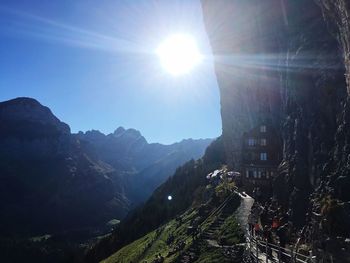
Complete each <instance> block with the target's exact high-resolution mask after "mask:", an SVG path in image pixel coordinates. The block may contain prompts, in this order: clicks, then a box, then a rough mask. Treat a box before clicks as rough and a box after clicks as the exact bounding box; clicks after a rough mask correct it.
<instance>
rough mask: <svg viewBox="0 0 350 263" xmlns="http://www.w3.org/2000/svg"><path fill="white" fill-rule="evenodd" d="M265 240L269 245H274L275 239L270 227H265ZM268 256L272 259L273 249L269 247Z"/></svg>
mask: <svg viewBox="0 0 350 263" xmlns="http://www.w3.org/2000/svg"><path fill="white" fill-rule="evenodd" d="M263 234H264V238H265V240H266V242H267V243H269V244H272V243H273V238H272V234H271V228H270V227H269V226H268V225H265V227H264V233H263ZM267 256H268V257H272V249H271V248H270V246H269V245H267Z"/></svg>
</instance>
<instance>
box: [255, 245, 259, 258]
mask: <svg viewBox="0 0 350 263" xmlns="http://www.w3.org/2000/svg"><path fill="white" fill-rule="evenodd" d="M255 240H256V241H255V242H256V243H255V249H256V262H257V263H259V245H258V244H259V243H258V242H259V241H258V239H255Z"/></svg>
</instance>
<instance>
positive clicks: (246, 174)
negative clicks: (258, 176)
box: [245, 170, 249, 178]
mask: <svg viewBox="0 0 350 263" xmlns="http://www.w3.org/2000/svg"><path fill="white" fill-rule="evenodd" d="M245 176H246V177H247V178H249V171H248V170H247V171H245Z"/></svg>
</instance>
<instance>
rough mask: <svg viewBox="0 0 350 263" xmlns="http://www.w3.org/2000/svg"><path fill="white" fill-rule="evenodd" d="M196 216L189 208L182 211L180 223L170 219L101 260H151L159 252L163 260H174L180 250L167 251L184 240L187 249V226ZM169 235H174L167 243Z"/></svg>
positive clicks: (108, 262)
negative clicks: (184, 211)
mask: <svg viewBox="0 0 350 263" xmlns="http://www.w3.org/2000/svg"><path fill="white" fill-rule="evenodd" d="M196 216H197V211H196V210H193V209H190V210H188V211H187V212H186V213H184V214H183V215H182V216H181V218H182V223H181V224H179V223H178V222H177V221H176V220H175V219H174V220H171V221H170V222H168V223H167V224H165V225H164V226H162V227H160V228H158V229H156V230H154V231H152V232H150V233H149V234H147V235H146V236H144V237H142V238H140V239H138V240H136V241H134V242H132V243H131V244H129V245H127V246H125V247H123V248H121V249H120V250H118V251H117V252H116V253H115V254H113V255H112V256H110V257H109V258H107V259H105V260H103V261H102V262H104V263H114V262H115V263H117V262H118V263H130V262H133V263H138V262H145V261H147V262H152V260H153V259H154V258H155V257H156V256H157V255H158V254H159V253H160V254H161V255H162V256H163V257H164V258H165V262H167V263H170V262H174V261H175V260H176V258H177V257H178V256H179V254H180V252H181V251H178V252H176V253H174V254H172V255H169V252H170V251H171V250H172V249H173V248H174V247H175V245H176V244H177V243H178V242H180V241H184V242H185V243H186V246H185V247H184V249H183V250H185V249H187V248H188V247H189V246H190V245H191V243H192V237H191V236H190V235H188V234H187V227H188V226H189V225H190V222H191V220H192V219H193V218H195V217H196ZM170 235H173V236H174V240H173V242H171V244H169V245H168V244H167V240H168V238H169V236H170Z"/></svg>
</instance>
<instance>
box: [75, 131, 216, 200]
mask: <svg viewBox="0 0 350 263" xmlns="http://www.w3.org/2000/svg"><path fill="white" fill-rule="evenodd" d="M76 137H77V138H78V139H79V141H80V142H81V144H82V147H83V148H84V150H85V151H86V152H88V153H90V154H91V155H93V156H94V157H95V158H96V159H98V160H102V161H103V162H105V163H108V164H109V165H111V166H112V167H113V168H114V169H115V170H116V172H117V173H118V174H121V175H123V176H124V178H125V180H126V182H127V184H128V187H127V188H126V189H125V190H126V193H125V194H126V195H127V196H128V198H129V199H130V200H131V201H132V203H133V204H138V203H139V202H142V201H144V200H146V198H147V197H148V196H149V195H150V194H151V193H152V192H153V191H154V190H155V188H156V187H158V186H159V185H160V184H161V183H163V182H164V181H165V180H166V179H167V178H168V177H169V176H170V175H172V174H173V173H174V172H175V170H176V168H177V167H179V166H180V165H182V164H184V163H185V162H186V161H188V160H190V159H198V158H200V157H202V155H203V154H204V151H205V149H206V147H207V146H208V145H209V143H210V142H211V141H212V140H211V139H199V140H192V139H187V140H182V141H181V142H178V143H174V144H170V145H163V144H159V143H151V144H149V143H147V141H146V139H145V138H144V137H143V136H142V135H141V133H140V132H139V131H137V130H135V129H127V130H125V129H124V128H123V127H119V128H118V129H116V130H115V132H114V133H111V134H108V135H104V134H103V133H101V132H99V131H94V130H93V131H88V132H86V133H82V132H79V133H78V134H77V135H76Z"/></svg>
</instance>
